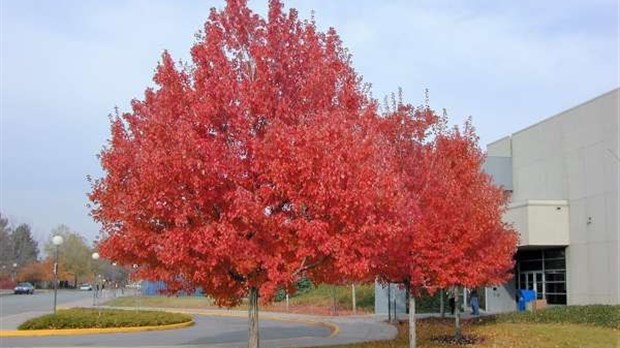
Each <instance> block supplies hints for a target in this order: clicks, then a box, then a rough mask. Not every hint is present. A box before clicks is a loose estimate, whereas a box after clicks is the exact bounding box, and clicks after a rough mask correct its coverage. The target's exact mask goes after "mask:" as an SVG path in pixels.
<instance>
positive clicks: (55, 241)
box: [52, 236, 64, 314]
mask: <svg viewBox="0 0 620 348" xmlns="http://www.w3.org/2000/svg"><path fill="white" fill-rule="evenodd" d="M62 242H64V240H63V239H62V236H54V237H53V238H52V244H54V246H55V247H56V250H55V252H54V314H56V301H57V297H58V248H59V247H60V246H61V245H62Z"/></svg>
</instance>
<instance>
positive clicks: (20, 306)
mask: <svg viewBox="0 0 620 348" xmlns="http://www.w3.org/2000/svg"><path fill="white" fill-rule="evenodd" d="M52 296H53V294H51V293H46V294H43V293H39V294H35V295H33V296H26V295H23V296H13V295H8V296H0V301H1V308H2V314H1V318H0V320H1V321H2V322H3V323H6V324H7V326H6V327H5V326H4V325H3V326H2V329H4V330H10V329H14V327H11V326H15V327H16V326H17V325H18V324H19V323H20V322H21V321H23V320H22V319H23V318H26V317H28V316H33V315H35V316H36V315H40V314H43V313H44V312H51V304H52V299H53V298H52ZM90 296H92V293H90V292H62V293H59V301H58V302H59V303H60V304H61V305H62V306H63V307H69V306H89V305H90V304H92V300H91V298H92V297H90ZM195 313H196V314H195V315H194V320H195V322H196V324H195V325H194V326H192V327H188V328H183V329H177V330H170V331H152V332H141V333H123V334H102V335H84V336H56V337H15V338H0V347H3V348H4V347H115V348H120V347H132V348H137V347H157V348H160V347H209V348H211V347H214V348H215V347H218V348H220V347H247V314H245V313H243V312H236V313H235V312H234V311H196V312H195ZM230 315H239V316H238V317H234V316H230ZM263 315H264V316H263V317H262V318H261V319H260V337H261V346H262V347H314V346H321V345H335V344H343V343H352V342H361V341H367V340H386V339H390V338H392V337H394V336H395V335H396V329H395V328H394V327H393V326H391V325H387V324H385V323H384V322H382V321H381V320H377V319H376V318H375V317H372V316H360V317H336V318H329V317H315V316H307V315H299V314H282V313H263ZM270 316H271V318H273V319H271V320H270V319H268V318H269V317H270ZM275 318H279V319H280V320H274V319H275ZM18 319H19V320H18ZM320 322H328V323H329V324H331V326H327V325H324V324H321V323H320ZM8 324H10V325H8ZM334 325H337V326H338V327H339V331H338V332H336V334H333V330H332V329H333V327H334Z"/></svg>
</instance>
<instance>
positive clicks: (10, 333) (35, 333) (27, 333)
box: [0, 320, 194, 337]
mask: <svg viewBox="0 0 620 348" xmlns="http://www.w3.org/2000/svg"><path fill="white" fill-rule="evenodd" d="M192 325H194V320H190V321H188V322H185V323H179V324H170V325H159V326H132V327H109V328H93V329H57V330H1V331H0V337H39V336H77V335H96V334H112V333H128V332H144V331H163V330H173V329H180V328H184V327H189V326H192Z"/></svg>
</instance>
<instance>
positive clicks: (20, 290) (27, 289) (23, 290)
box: [14, 283, 34, 295]
mask: <svg viewBox="0 0 620 348" xmlns="http://www.w3.org/2000/svg"><path fill="white" fill-rule="evenodd" d="M14 293H15V294H16V295H17V294H30V295H32V294H34V286H32V284H30V283H19V284H17V286H16V287H15V289H14Z"/></svg>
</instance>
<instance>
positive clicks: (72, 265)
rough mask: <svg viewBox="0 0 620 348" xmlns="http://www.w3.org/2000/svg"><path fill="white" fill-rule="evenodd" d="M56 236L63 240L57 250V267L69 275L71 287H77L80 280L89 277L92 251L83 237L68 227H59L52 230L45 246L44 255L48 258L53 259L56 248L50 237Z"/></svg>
mask: <svg viewBox="0 0 620 348" xmlns="http://www.w3.org/2000/svg"><path fill="white" fill-rule="evenodd" d="M56 235H60V236H62V237H63V239H64V242H63V244H62V245H61V246H60V249H59V251H60V252H59V261H58V263H59V267H60V268H61V271H66V272H68V273H69V274H71V277H72V281H73V286H77V285H78V281H79V280H80V279H81V278H85V277H89V276H90V275H91V272H92V271H91V255H92V250H91V249H90V248H89V247H88V245H87V244H86V240H85V239H84V237H82V236H81V235H79V234H78V233H76V232H73V231H71V229H69V227H67V226H65V225H60V226H58V227H56V228H55V229H54V230H52V233H51V235H50V237H49V240H48V241H47V243H46V244H45V253H46V254H47V256H48V258H51V259H53V258H54V252H55V250H56V246H55V245H54V244H53V243H52V237H53V236H56Z"/></svg>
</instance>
